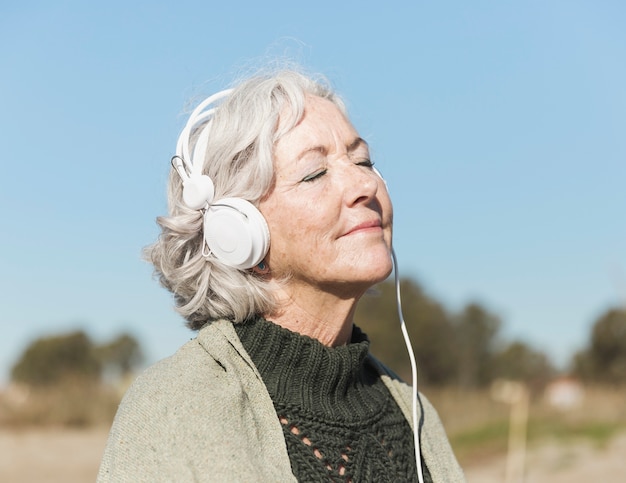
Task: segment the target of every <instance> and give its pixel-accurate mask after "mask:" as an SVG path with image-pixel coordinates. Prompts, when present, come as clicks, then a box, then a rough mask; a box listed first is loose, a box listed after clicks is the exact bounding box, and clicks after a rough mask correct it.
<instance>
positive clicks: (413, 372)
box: [391, 248, 424, 483]
mask: <svg viewBox="0 0 626 483" xmlns="http://www.w3.org/2000/svg"><path fill="white" fill-rule="evenodd" d="M391 258H392V260H393V273H394V278H395V283H396V305H397V308H398V317H399V319H400V328H401V329H402V336H403V337H404V344H405V345H406V350H407V352H408V353H409V359H410V360H411V387H412V391H411V393H412V402H413V404H412V416H413V442H414V446H415V466H416V467H417V479H418V481H419V483H424V475H423V474H422V456H421V451H420V436H419V419H418V418H417V364H416V362H415V355H414V354H413V347H412V345H411V339H410V338H409V333H408V331H407V328H406V323H405V322H404V316H403V315H402V298H401V297H400V275H399V273H398V260H397V259H396V252H395V251H394V249H393V248H392V249H391Z"/></svg>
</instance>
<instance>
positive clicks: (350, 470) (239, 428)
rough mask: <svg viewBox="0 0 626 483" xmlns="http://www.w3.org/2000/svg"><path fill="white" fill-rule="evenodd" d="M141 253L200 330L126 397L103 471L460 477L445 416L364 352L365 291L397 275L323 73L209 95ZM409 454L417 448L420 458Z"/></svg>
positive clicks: (375, 179)
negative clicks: (156, 232) (414, 410)
mask: <svg viewBox="0 0 626 483" xmlns="http://www.w3.org/2000/svg"><path fill="white" fill-rule="evenodd" d="M172 165H173V169H172V173H171V176H170V179H169V211H170V213H169V216H167V217H161V218H159V219H158V223H159V225H160V226H161V228H162V234H161V236H160V238H159V240H158V241H157V242H156V243H155V244H154V245H153V246H151V247H149V248H148V249H147V257H148V259H149V260H150V261H151V262H152V263H153V264H154V266H155V269H156V273H157V274H158V275H159V277H160V281H161V283H162V284H163V285H164V286H165V287H166V288H167V289H168V290H170V291H171V292H172V293H173V294H174V298H175V301H176V306H177V310H178V311H179V312H180V313H181V314H182V315H183V316H184V317H185V318H186V320H187V321H188V325H189V327H190V328H191V329H194V330H197V331H198V334H197V337H196V338H195V339H193V340H192V341H190V342H189V343H187V344H185V345H184V346H183V347H182V348H181V349H180V350H179V351H178V352H177V353H176V354H175V355H173V356H172V357H170V358H168V359H165V360H163V361H161V362H159V363H157V364H156V365H155V366H153V367H152V368H150V369H148V370H147V371H146V372H145V373H143V374H142V375H141V376H140V377H139V378H138V379H137V380H136V382H135V383H134V384H133V386H132V387H131V388H130V390H129V391H128V393H127V394H126V396H125V398H124V400H123V402H122V404H121V406H120V408H119V411H118V414H117V416H116V419H115V422H114V424H113V427H112V429H111V434H110V437H109V441H108V444H107V447H106V451H105V455H104V459H103V462H102V466H101V468H100V472H99V480H100V481H132V482H136V481H150V482H154V481H247V482H252V481H254V482H259V481H268V482H270V481H271V482H276V481H307V482H308V481H329V480H330V481H344V482H360V481H374V482H384V481H418V478H419V480H420V481H422V479H423V481H433V482H452V481H462V480H463V474H462V472H461V470H460V468H459V466H458V464H457V462H456V460H455V458H454V455H453V454H452V451H451V449H450V446H449V444H448V441H447V439H446V435H445V433H444V430H443V428H442V426H441V423H440V421H439V418H438V416H437V414H436V412H435V411H434V409H433V408H432V407H431V406H430V404H429V403H428V401H427V400H426V399H425V398H424V397H423V396H421V395H420V396H419V413H418V418H419V420H418V422H417V426H418V428H419V438H420V441H421V443H419V445H418V446H420V447H419V448H418V451H415V447H416V446H415V445H414V433H413V429H412V428H414V427H415V424H416V423H415V422H414V421H413V418H412V417H411V397H412V390H411V388H410V387H409V386H407V385H406V384H404V383H403V382H401V381H399V380H398V379H397V378H396V377H395V376H394V375H393V374H391V373H390V372H389V371H388V370H387V369H386V368H385V367H384V366H383V365H381V363H379V362H378V361H377V360H376V359H375V358H374V357H372V356H371V355H370V354H369V343H368V340H367V337H366V336H365V335H364V334H363V333H362V332H361V331H360V330H359V329H358V328H357V327H355V326H354V324H353V315H354V311H355V307H356V304H357V302H358V300H359V299H360V297H361V296H362V295H363V294H364V293H365V292H366V291H367V290H368V288H370V287H371V286H372V285H374V284H376V283H378V282H381V281H382V280H385V278H386V277H387V276H388V275H389V274H390V273H391V271H392V268H393V267H392V256H391V240H392V206H391V201H390V199H389V194H388V193H387V189H386V186H385V182H384V181H383V180H382V179H381V177H380V176H379V174H378V172H377V171H376V170H375V169H374V167H373V162H372V161H371V159H370V154H369V149H368V144H367V142H366V141H365V140H364V139H363V138H361V137H360V136H359V133H358V132H357V131H356V130H355V128H354V127H353V126H352V124H351V123H350V121H349V120H348V118H347V116H346V113H345V109H344V106H343V104H342V102H341V101H340V99H339V98H338V97H337V96H336V95H335V94H334V93H333V92H332V91H331V90H330V89H329V88H328V87H327V86H326V84H325V83H323V82H321V81H317V80H313V79H311V78H309V77H307V76H304V75H302V74H300V73H297V72H293V71H280V72H277V73H273V74H271V75H261V76H257V77H253V78H251V79H249V80H247V81H244V82H243V83H241V84H240V85H238V86H237V87H235V88H234V89H233V90H231V91H225V92H223V93H220V94H218V95H215V96H212V97H210V98H208V99H207V100H206V101H205V102H203V103H202V104H201V105H200V106H199V107H198V108H197V109H196V110H195V111H194V112H193V113H192V115H191V117H190V119H189V121H188V123H187V125H186V126H185V128H184V129H183V132H182V134H181V136H180V138H179V140H178V145H177V150H176V155H175V156H174V157H173V158H172ZM416 455H417V457H416Z"/></svg>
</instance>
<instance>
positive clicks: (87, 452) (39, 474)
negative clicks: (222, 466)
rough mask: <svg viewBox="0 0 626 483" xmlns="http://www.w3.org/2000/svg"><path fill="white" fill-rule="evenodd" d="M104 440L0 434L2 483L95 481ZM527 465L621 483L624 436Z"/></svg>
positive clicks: (497, 465) (482, 476)
mask: <svg viewBox="0 0 626 483" xmlns="http://www.w3.org/2000/svg"><path fill="white" fill-rule="evenodd" d="M106 437H107V429H106V428H97V429H88V430H78V429H59V430H52V429H47V430H42V429H30V430H29V429H22V430H6V429H0V481H2V482H7V483H13V482H19V483H39V482H45V483H56V482H59V483H60V482H63V483H83V482H93V481H95V477H96V474H97V471H98V465H99V463H100V458H101V456H102V451H103V449H104V445H105V442H106ZM505 461H506V458H505V456H504V455H502V456H496V457H491V458H488V459H485V460H481V461H476V462H472V463H469V464H466V465H465V468H464V469H465V472H466V476H467V479H468V482H469V483H492V482H493V483H496V482H497V483H501V482H503V481H504V468H505ZM526 461H527V472H526V478H525V480H524V483H547V482H550V483H562V482H568V483H579V482H580V483H582V482H585V483H587V482H589V481H597V482H602V483H611V482H621V481H624V475H626V433H621V434H619V435H618V436H616V437H614V438H612V439H611V440H610V441H609V443H608V444H607V445H606V446H605V447H600V448H598V447H594V446H592V445H591V444H590V443H589V442H586V441H579V442H570V443H567V444H565V445H563V444H557V443H555V442H550V441H544V442H542V443H541V444H538V445H536V446H534V447H531V448H530V450H529V452H528V455H527V458H526ZM516 483H517V482H516Z"/></svg>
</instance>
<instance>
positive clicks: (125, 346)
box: [94, 334, 143, 377]
mask: <svg viewBox="0 0 626 483" xmlns="http://www.w3.org/2000/svg"><path fill="white" fill-rule="evenodd" d="M94 350H95V355H96V358H97V359H98V361H99V362H100V364H101V366H102V368H103V370H104V372H105V374H107V375H109V376H113V377H123V376H125V375H127V374H129V373H130V372H132V371H133V370H134V369H136V368H137V367H138V366H139V365H140V364H141V362H142V361H143V354H142V351H141V348H140V346H139V342H138V341H137V339H135V338H134V337H133V336H131V335H129V334H122V335H120V336H118V337H117V338H115V339H114V340H112V341H111V342H109V343H108V344H103V345H100V346H97V347H95V349H94Z"/></svg>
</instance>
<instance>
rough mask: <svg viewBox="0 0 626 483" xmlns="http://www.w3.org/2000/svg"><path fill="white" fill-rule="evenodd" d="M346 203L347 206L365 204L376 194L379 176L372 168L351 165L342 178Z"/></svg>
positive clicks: (379, 180)
mask: <svg viewBox="0 0 626 483" xmlns="http://www.w3.org/2000/svg"><path fill="white" fill-rule="evenodd" d="M344 182H345V196H346V203H347V204H348V205H349V206H353V205H358V204H367V203H369V202H370V201H371V200H373V199H374V198H376V193H378V189H379V186H380V185H379V183H382V179H381V178H380V176H379V175H378V174H377V173H376V171H374V169H373V168H368V167H365V166H360V165H356V164H351V167H350V169H348V170H346V173H345V176H344Z"/></svg>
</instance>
